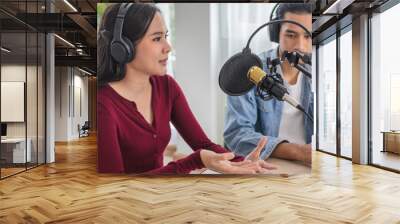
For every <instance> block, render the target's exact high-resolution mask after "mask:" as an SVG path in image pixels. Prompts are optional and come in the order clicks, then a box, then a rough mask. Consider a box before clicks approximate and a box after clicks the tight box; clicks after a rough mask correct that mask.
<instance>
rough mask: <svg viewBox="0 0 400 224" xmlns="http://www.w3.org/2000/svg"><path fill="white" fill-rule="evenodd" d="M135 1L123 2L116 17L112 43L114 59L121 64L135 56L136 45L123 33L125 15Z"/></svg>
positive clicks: (111, 49)
mask: <svg viewBox="0 0 400 224" xmlns="http://www.w3.org/2000/svg"><path fill="white" fill-rule="evenodd" d="M132 5H133V3H122V4H121V6H120V7H119V10H118V15H117V18H116V19H115V25H114V34H113V39H112V41H111V45H110V52H111V56H112V57H113V59H114V60H115V61H116V62H117V63H118V64H120V65H123V64H125V63H127V62H130V61H131V60H132V59H133V58H134V57H135V47H134V46H133V44H132V42H131V41H130V40H129V39H128V38H127V37H125V36H123V35H122V29H123V27H124V20H125V15H126V14H127V13H128V10H129V8H130V7H131V6H132Z"/></svg>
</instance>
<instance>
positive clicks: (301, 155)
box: [272, 143, 311, 166]
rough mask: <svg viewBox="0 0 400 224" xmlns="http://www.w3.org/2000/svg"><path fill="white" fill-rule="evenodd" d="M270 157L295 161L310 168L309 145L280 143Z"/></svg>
mask: <svg viewBox="0 0 400 224" xmlns="http://www.w3.org/2000/svg"><path fill="white" fill-rule="evenodd" d="M272 157H276V158H281V159H288V160H296V161H300V162H303V163H305V164H306V165H308V166H311V145H310V144H306V145H303V144H295V143H281V144H279V145H278V147H276V148H275V150H274V151H273V152H272Z"/></svg>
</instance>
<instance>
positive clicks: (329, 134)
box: [317, 37, 336, 154]
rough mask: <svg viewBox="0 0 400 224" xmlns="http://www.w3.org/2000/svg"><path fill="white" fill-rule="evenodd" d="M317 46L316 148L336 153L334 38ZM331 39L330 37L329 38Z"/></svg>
mask: <svg viewBox="0 0 400 224" xmlns="http://www.w3.org/2000/svg"><path fill="white" fill-rule="evenodd" d="M334 38H335V37H333V38H332V39H333V40H331V41H329V40H328V41H327V42H326V43H323V44H322V45H320V46H319V48H318V106H317V109H318V114H319V117H318V146H317V147H318V149H319V150H322V151H326V152H329V153H335V154H336V40H335V39H334ZM330 39H331V38H330Z"/></svg>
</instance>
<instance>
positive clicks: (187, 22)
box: [174, 3, 216, 153]
mask: <svg viewBox="0 0 400 224" xmlns="http://www.w3.org/2000/svg"><path fill="white" fill-rule="evenodd" d="M188 15H190V16H188ZM175 22H176V23H175V30H176V45H175V46H174V47H175V50H176V62H177V63H176V70H175V79H176V80H177V82H178V83H179V85H180V86H181V88H182V90H183V92H184V93H185V95H186V98H187V100H188V102H189V105H190V108H191V109H192V111H193V113H194V115H195V117H196V118H197V120H198V122H199V123H200V125H201V127H202V128H203V130H204V131H205V132H206V134H207V135H208V137H209V138H210V139H211V140H212V141H214V140H216V124H215V123H216V122H215V120H216V119H215V117H216V115H215V112H214V111H215V110H216V108H215V105H214V103H213V102H214V100H215V97H213V96H214V90H212V89H211V90H210V88H209V87H210V85H213V82H214V80H213V78H212V74H210V55H211V52H210V23H209V22H210V6H209V4H198V3H190V4H189V3H187V4H175ZM177 142H178V143H177V146H178V150H179V151H180V152H184V153H190V152H192V150H191V149H190V147H188V145H187V144H186V143H185V142H184V140H183V139H182V138H178V141H177Z"/></svg>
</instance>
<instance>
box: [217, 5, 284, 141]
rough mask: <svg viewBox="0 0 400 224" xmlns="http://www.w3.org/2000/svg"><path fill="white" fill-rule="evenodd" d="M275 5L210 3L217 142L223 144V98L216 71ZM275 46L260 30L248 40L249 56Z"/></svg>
mask: <svg viewBox="0 0 400 224" xmlns="http://www.w3.org/2000/svg"><path fill="white" fill-rule="evenodd" d="M274 5H275V3H257V4H255V3H251V4H250V3H247V4H244V3H222V4H221V3H211V4H210V17H211V18H210V29H211V32H210V33H211V37H210V38H211V41H210V42H211V71H210V72H211V74H213V75H214V77H213V80H214V82H213V86H212V90H214V91H215V101H216V102H215V104H216V107H215V108H216V111H214V112H215V113H216V119H215V121H216V128H217V130H216V132H217V136H218V137H217V142H218V143H220V144H222V143H223V128H224V122H223V121H224V117H225V105H226V95H225V93H223V92H222V90H220V88H219V86H218V76H219V71H220V69H221V67H222V65H223V64H224V62H225V61H226V60H227V59H229V57H231V56H232V55H234V54H236V53H238V52H240V51H242V49H243V48H244V47H245V46H246V44H247V41H248V39H249V37H250V35H251V34H252V33H253V32H254V31H255V30H256V29H257V28H258V27H260V26H261V25H262V24H264V23H266V22H268V21H269V18H270V14H271V11H272V9H273V7H274ZM276 46H277V44H275V43H272V42H270V40H269V35H268V27H265V28H264V29H262V30H260V31H259V32H258V33H257V34H256V36H255V37H254V38H253V39H252V41H251V44H250V48H251V50H252V52H253V53H255V54H259V53H261V52H263V51H267V50H269V49H271V48H273V47H276Z"/></svg>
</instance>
